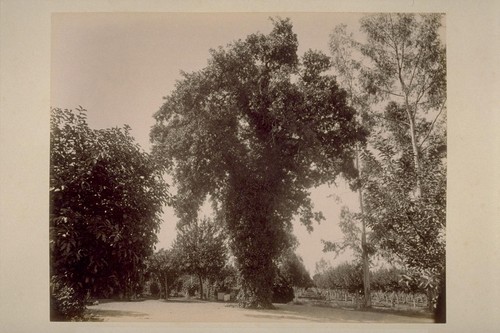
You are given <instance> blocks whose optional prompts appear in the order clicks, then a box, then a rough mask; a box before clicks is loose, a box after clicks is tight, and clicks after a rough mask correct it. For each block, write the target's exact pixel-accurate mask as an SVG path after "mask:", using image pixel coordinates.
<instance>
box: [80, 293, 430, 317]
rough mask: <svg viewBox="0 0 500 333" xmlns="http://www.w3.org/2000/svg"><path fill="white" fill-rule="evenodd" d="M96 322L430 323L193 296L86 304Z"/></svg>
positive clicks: (339, 309)
mask: <svg viewBox="0 0 500 333" xmlns="http://www.w3.org/2000/svg"><path fill="white" fill-rule="evenodd" d="M88 309H89V311H90V312H91V313H92V314H93V315H94V316H95V319H96V320H97V321H112V322H125V321H128V322H130V321H134V322H135V321H137V322H144V321H148V322H187V323H189V322H232V323H234V322H242V323H256V322H259V323H261V322H280V323H311V322H318V323H325V322H333V323H348V322H351V323H373V322H375V323H432V322H433V321H432V319H430V318H422V317H414V316H403V315H399V314H393V313H381V312H368V311H354V310H349V309H341V308H330V307H317V306H310V305H293V304H276V309H274V310H250V309H243V308H239V307H238V306H237V305H236V304H234V303H229V304H228V303H219V302H206V301H199V300H193V299H184V298H178V299H170V300H168V301H164V300H144V301H137V302H114V301H113V302H102V303H100V304H99V305H92V306H89V307H88Z"/></svg>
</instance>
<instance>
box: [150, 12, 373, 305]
mask: <svg viewBox="0 0 500 333" xmlns="http://www.w3.org/2000/svg"><path fill="white" fill-rule="evenodd" d="M297 47H298V42H297V36H296V35H295V33H293V31H292V24H291V23H290V21H289V20H282V19H278V20H276V21H274V27H273V29H272V31H271V33H269V34H268V35H264V34H261V33H256V34H251V35H249V36H247V38H246V39H245V40H243V41H242V40H238V41H236V42H233V43H232V44H230V45H229V46H228V47H227V48H219V49H217V50H212V51H211V58H210V59H209V62H208V66H207V67H205V68H204V69H202V70H200V71H198V72H195V73H191V74H187V73H184V74H183V76H184V77H183V79H182V80H181V81H179V82H178V83H177V85H176V88H175V90H174V92H173V93H172V94H171V95H170V96H168V97H167V98H166V102H165V104H164V105H163V106H162V107H161V109H160V110H159V111H158V112H157V113H156V114H155V119H156V125H155V126H154V127H153V128H152V131H151V139H152V142H153V154H154V155H155V156H156V157H157V158H158V159H161V160H162V161H164V163H165V165H167V167H168V168H169V170H170V171H171V172H172V174H173V178H174V180H175V182H176V184H177V186H178V194H177V197H176V203H175V208H176V211H177V214H178V215H179V217H180V218H181V220H184V221H194V220H195V219H196V215H197V211H198V209H199V207H200V206H201V204H202V203H203V202H204V200H205V198H206V197H207V195H210V197H211V199H212V201H213V202H214V208H215V209H214V210H215V211H216V214H217V220H218V221H221V222H222V223H224V224H225V226H226V228H227V230H228V234H229V237H230V246H231V250H232V252H233V253H234V255H235V257H236V261H237V268H238V271H239V275H240V276H241V283H242V285H241V287H242V296H243V297H242V299H241V302H242V305H244V306H251V307H271V306H272V305H271V298H270V295H271V289H272V285H273V279H274V277H275V262H274V261H275V259H276V258H277V257H278V256H279V255H280V254H281V253H282V252H283V251H284V250H286V249H287V248H289V246H290V238H289V237H288V231H289V229H290V228H291V220H292V218H293V216H294V215H296V214H298V215H300V217H301V221H302V223H304V224H305V225H306V226H308V228H311V224H312V221H313V220H319V219H321V218H322V216H321V215H320V214H317V213H315V212H314V211H313V207H312V203H311V200H310V198H309V192H308V189H309V188H310V187H312V186H314V185H318V184H321V183H323V182H328V181H333V179H334V178H335V177H336V176H337V175H339V174H342V173H343V174H344V175H347V176H350V177H352V176H354V175H355V170H354V167H353V163H352V156H353V145H354V143H355V142H357V141H359V140H363V138H364V135H365V133H364V131H362V130H361V129H360V128H358V126H357V125H356V122H355V121H354V115H355V111H354V110H353V109H352V108H350V107H348V106H347V103H346V93H345V91H344V90H342V89H339V87H338V86H337V83H336V81H335V78H334V77H333V76H330V75H326V74H324V72H325V71H327V70H328V69H329V66H330V64H329V58H328V57H327V56H325V55H323V54H321V53H319V52H314V51H308V52H307V53H306V54H305V55H304V56H303V57H302V59H301V60H299V58H298V56H297V54H296V53H297Z"/></svg>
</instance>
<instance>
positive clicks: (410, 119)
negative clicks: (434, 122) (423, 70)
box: [403, 85, 422, 199]
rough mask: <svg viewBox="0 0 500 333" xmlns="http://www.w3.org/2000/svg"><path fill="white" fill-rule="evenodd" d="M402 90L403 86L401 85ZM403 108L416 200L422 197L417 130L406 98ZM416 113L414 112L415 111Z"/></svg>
mask: <svg viewBox="0 0 500 333" xmlns="http://www.w3.org/2000/svg"><path fill="white" fill-rule="evenodd" d="M403 88H404V85H403ZM405 108H406V116H407V117H408V123H409V124H410V137H411V147H412V150H413V164H414V167H415V174H416V177H417V179H416V181H417V187H416V189H415V197H416V198H417V199H418V198H420V197H421V195H422V182H421V173H420V151H419V149H418V143H417V133H416V132H417V129H416V128H415V116H414V113H412V111H411V107H410V103H409V102H408V96H406V98H405ZM415 112H416V111H415Z"/></svg>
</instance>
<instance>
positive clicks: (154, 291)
mask: <svg viewBox="0 0 500 333" xmlns="http://www.w3.org/2000/svg"><path fill="white" fill-rule="evenodd" d="M149 292H150V293H151V295H152V296H154V297H157V296H159V295H160V285H159V284H158V282H156V281H152V282H151V284H150V285H149Z"/></svg>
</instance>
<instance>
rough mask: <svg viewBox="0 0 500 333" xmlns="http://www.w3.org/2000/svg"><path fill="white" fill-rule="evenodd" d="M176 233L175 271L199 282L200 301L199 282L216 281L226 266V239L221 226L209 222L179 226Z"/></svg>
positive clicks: (205, 219) (199, 221) (201, 285)
mask: <svg viewBox="0 0 500 333" xmlns="http://www.w3.org/2000/svg"><path fill="white" fill-rule="evenodd" d="M177 229H178V231H177V238H176V240H175V242H174V245H173V247H174V249H175V251H176V253H177V255H178V261H179V268H180V269H181V270H182V271H183V272H185V273H189V274H195V275H196V276H197V277H198V278H199V280H200V283H199V287H200V297H203V283H202V281H203V280H205V279H207V278H212V279H217V278H219V277H220V276H221V274H222V272H223V269H224V267H225V265H226V261H227V246H226V235H225V234H224V233H223V230H222V226H221V225H220V224H217V223H214V222H213V221H212V220H210V219H209V218H204V219H202V220H195V221H194V222H191V223H187V224H179V225H178V228H177Z"/></svg>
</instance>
